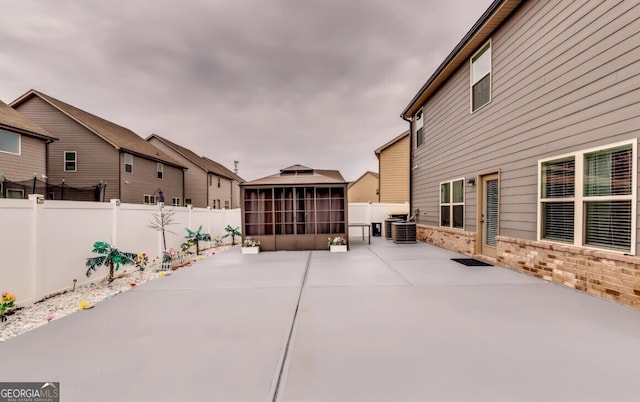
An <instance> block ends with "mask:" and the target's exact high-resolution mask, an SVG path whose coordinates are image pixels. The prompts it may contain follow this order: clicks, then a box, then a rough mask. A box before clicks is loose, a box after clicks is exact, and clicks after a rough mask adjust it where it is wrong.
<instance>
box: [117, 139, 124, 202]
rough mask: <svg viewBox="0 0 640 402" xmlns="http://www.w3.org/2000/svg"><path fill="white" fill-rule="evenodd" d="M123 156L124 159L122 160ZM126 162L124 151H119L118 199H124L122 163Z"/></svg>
mask: <svg viewBox="0 0 640 402" xmlns="http://www.w3.org/2000/svg"><path fill="white" fill-rule="evenodd" d="M120 157H122V160H120ZM123 163H124V153H123V152H122V150H119V151H118V196H117V197H116V198H117V199H118V200H120V201H122V164H123Z"/></svg>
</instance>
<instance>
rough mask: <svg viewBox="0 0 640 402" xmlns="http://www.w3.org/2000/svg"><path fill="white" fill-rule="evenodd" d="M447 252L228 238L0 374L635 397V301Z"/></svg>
mask: <svg viewBox="0 0 640 402" xmlns="http://www.w3.org/2000/svg"><path fill="white" fill-rule="evenodd" d="M454 257H461V256H460V255H458V254H456V253H453V252H450V251H447V250H443V249H440V248H437V247H433V246H429V245H426V244H423V243H418V244H411V245H394V244H393V243H391V242H389V241H387V240H385V239H381V238H373V239H372V244H371V246H369V245H367V244H359V243H357V242H352V243H351V250H350V251H349V252H348V253H329V252H328V251H314V252H271V253H260V254H259V255H249V256H247V255H242V254H240V250H239V248H237V247H236V248H233V249H231V250H228V251H227V252H224V253H221V254H218V255H215V256H213V257H210V258H208V259H207V260H205V261H201V262H198V263H197V264H195V265H194V266H192V267H187V268H185V269H182V270H179V271H177V272H175V273H174V274H173V275H171V276H169V277H166V278H162V279H158V280H155V281H152V282H150V283H148V284H145V285H143V286H140V287H137V288H136V289H134V290H132V291H129V292H126V293H124V294H122V295H118V296H116V297H114V298H112V299H109V300H107V301H105V302H103V303H100V304H98V305H97V306H96V307H95V308H94V309H92V310H89V311H83V312H79V313H76V314H72V315H70V316H67V317H64V318H62V319H59V320H56V321H53V322H52V323H50V324H47V325H45V326H43V327H40V328H38V329H36V330H33V331H31V332H28V333H25V334H23V335H21V336H19V337H16V338H13V339H10V340H9V341H6V342H3V343H0V361H1V362H2V364H0V379H2V381H60V383H61V384H60V385H61V395H62V398H61V400H63V401H65V402H69V401H71V402H75V401H78V402H80V401H82V402H84V401H96V402H101V401H160V402H163V401H175V400H185V401H188V400H206V401H225V402H226V401H266V402H273V401H274V400H275V401H281V402H294V401H295V402H301V401H305V402H310V401H314V402H315V401H350V402H351V401H367V402H370V401H373V402H375V401H407V402H410V401H425V400H431V401H492V402H494V401H563V402H564V401H608V400H615V401H637V400H638V391H637V386H636V384H637V379H638V378H639V376H640V369H639V368H638V367H637V366H638V365H637V362H638V361H640V348H639V347H638V345H639V344H640V311H636V310H632V309H629V308H626V307H623V306H620V305H617V304H614V303H611V302H608V301H604V300H600V299H597V298H595V297H592V296H588V295H585V294H582V293H579V292H576V291H573V290H570V289H567V288H563V287H560V286H557V285H553V284H550V283H548V282H545V281H542V280H539V279H535V278H531V277H527V276H524V275H521V274H519V273H516V272H513V271H510V270H507V269H505V268H501V267H465V266H462V265H460V264H457V263H455V262H452V261H450V258H454ZM303 283H304V284H305V286H304V287H303V286H302V285H303ZM298 303H299V304H298ZM294 318H295V319H294Z"/></svg>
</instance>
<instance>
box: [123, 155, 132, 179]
mask: <svg viewBox="0 0 640 402" xmlns="http://www.w3.org/2000/svg"><path fill="white" fill-rule="evenodd" d="M127 159H129V162H127ZM127 165H129V166H131V171H130V172H127ZM124 172H125V173H131V174H133V155H131V154H129V153H126V152H125V154H124Z"/></svg>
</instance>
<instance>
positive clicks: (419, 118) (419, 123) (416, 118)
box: [413, 108, 424, 148]
mask: <svg viewBox="0 0 640 402" xmlns="http://www.w3.org/2000/svg"><path fill="white" fill-rule="evenodd" d="M420 130H422V142H420V143H418V131H420ZM413 134H414V136H415V138H416V148H420V147H421V146H422V145H423V144H424V110H423V108H420V109H418V111H417V112H416V114H415V115H413Z"/></svg>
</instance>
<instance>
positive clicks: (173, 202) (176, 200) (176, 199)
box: [171, 197, 182, 207]
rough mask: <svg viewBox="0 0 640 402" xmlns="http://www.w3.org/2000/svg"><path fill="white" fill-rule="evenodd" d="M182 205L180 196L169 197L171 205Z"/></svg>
mask: <svg viewBox="0 0 640 402" xmlns="http://www.w3.org/2000/svg"><path fill="white" fill-rule="evenodd" d="M181 205H182V200H181V199H180V197H173V198H171V206H173V207H179V206H181Z"/></svg>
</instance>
